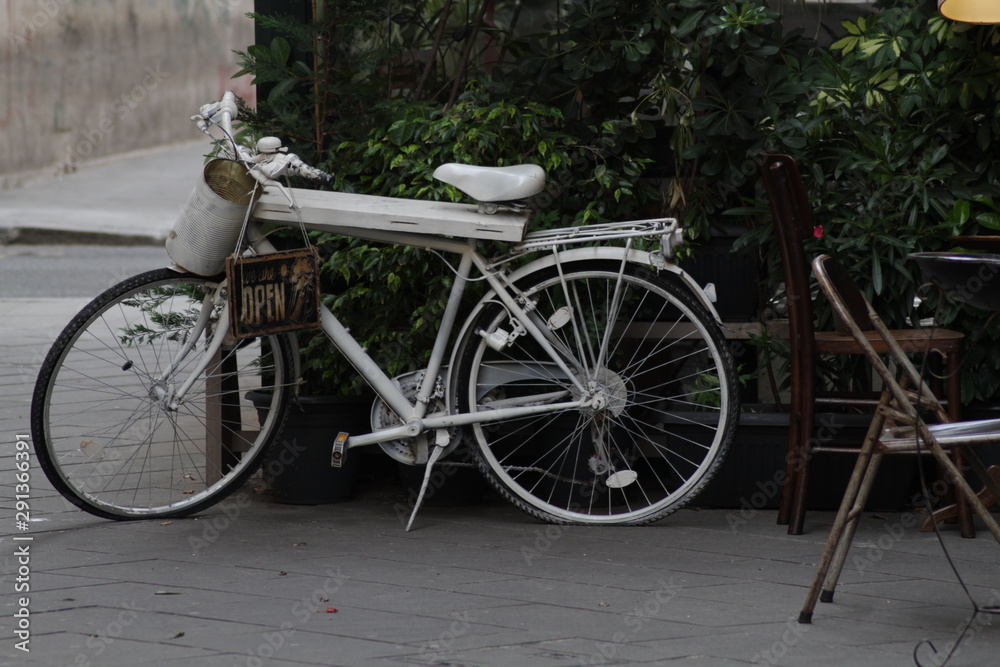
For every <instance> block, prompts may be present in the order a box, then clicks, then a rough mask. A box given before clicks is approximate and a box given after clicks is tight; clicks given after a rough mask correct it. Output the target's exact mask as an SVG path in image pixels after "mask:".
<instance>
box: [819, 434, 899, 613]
mask: <svg viewBox="0 0 1000 667" xmlns="http://www.w3.org/2000/svg"><path fill="white" fill-rule="evenodd" d="M883 456H885V454H884V452H882V450H876V451H875V453H873V454H872V458H871V460H870V461H869V463H868V467H867V469H866V470H865V476H864V478H863V479H862V481H861V488H860V489H859V490H858V495H857V498H855V499H854V505H853V506H852V507H851V511H850V514H849V515H848V519H847V527H846V528H845V529H844V536H843V537H842V538H841V540H840V543H839V544H838V545H837V551H836V553H835V554H834V556H833V562H832V564H831V566H830V571H829V572H828V573H827V575H826V579H825V580H824V582H823V590H822V592H821V593H820V596H819V600H820V602H833V592H834V590H836V588H837V581H839V580H840V573H841V571H842V570H843V569H844V563H845V562H846V561H847V552H848V551H850V550H851V544H852V543H853V542H854V534H855V533H856V532H857V530H858V522H859V521H860V520H861V515H862V513H863V512H864V511H865V505H867V504H868V496H869V495H871V491H872V487H873V486H874V485H875V478H876V476H877V475H878V469H879V466H881V465H882V457H883Z"/></svg>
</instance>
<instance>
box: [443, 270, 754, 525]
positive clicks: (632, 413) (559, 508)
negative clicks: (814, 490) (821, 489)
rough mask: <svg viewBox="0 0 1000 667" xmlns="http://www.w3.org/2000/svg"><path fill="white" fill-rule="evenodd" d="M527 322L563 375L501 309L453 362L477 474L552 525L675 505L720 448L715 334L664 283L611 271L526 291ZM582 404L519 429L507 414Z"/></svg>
mask: <svg viewBox="0 0 1000 667" xmlns="http://www.w3.org/2000/svg"><path fill="white" fill-rule="evenodd" d="M522 283H527V284H521V285H519V287H520V288H521V289H522V290H523V293H524V295H525V297H526V298H527V302H528V303H534V304H535V306H534V308H533V318H534V319H535V320H536V321H537V322H539V323H540V324H541V326H542V329H543V330H544V331H545V332H546V337H547V338H548V340H549V342H550V344H551V346H552V347H553V348H554V349H555V350H556V352H557V354H558V355H559V356H560V357H561V358H562V360H563V361H564V362H565V366H566V367H567V368H568V369H569V371H570V373H571V375H570V374H567V372H566V370H564V369H561V368H560V367H559V365H558V364H556V363H555V362H554V361H553V360H552V357H551V355H549V354H547V353H546V352H545V351H543V346H542V345H540V344H539V343H538V342H537V341H536V340H535V339H534V338H533V337H532V336H531V335H530V334H527V333H525V332H524V331H520V333H519V332H518V327H517V326H514V324H513V320H512V318H511V316H510V314H509V313H508V312H507V310H506V308H505V307H504V306H502V305H501V304H500V303H498V302H497V303H490V304H488V305H486V306H485V307H484V309H483V310H482V311H481V312H480V314H479V316H478V319H477V321H476V323H475V325H474V326H473V327H472V328H471V330H470V331H471V333H470V334H469V335H468V336H467V337H466V339H465V340H464V341H463V345H462V349H461V350H460V352H459V358H460V364H461V365H460V373H459V375H458V376H457V377H458V378H461V379H462V380H463V381H464V380H465V378H468V381H467V383H466V384H464V387H463V388H462V389H460V391H459V393H458V396H457V400H458V405H459V408H460V409H461V410H462V411H466V412H472V413H490V414H492V415H498V414H499V411H501V410H504V409H507V411H508V413H509V414H510V416H506V417H504V418H503V419H500V420H497V421H488V422H484V423H478V424H474V425H473V426H472V427H471V428H470V429H469V431H470V432H471V433H472V434H473V435H474V437H475V450H476V453H477V456H478V459H479V463H480V467H481V468H482V469H483V472H484V473H485V474H486V476H487V477H488V478H489V480H490V481H491V483H492V484H493V486H494V487H495V488H497V489H498V490H499V491H500V492H501V493H502V494H503V495H504V496H505V497H507V498H508V499H509V500H510V501H512V502H513V503H514V504H515V505H516V506H518V507H519V508H521V509H522V510H524V511H526V512H528V513H529V514H531V515H533V516H535V517H538V518H541V519H544V520H547V521H551V522H557V523H582V524H642V523H647V522H650V521H655V520H657V519H659V518H661V517H663V516H665V515H667V514H669V513H670V512H673V511H675V510H677V509H678V508H680V507H682V506H683V505H685V504H686V503H687V502H689V501H690V500H691V499H692V498H694V497H695V496H696V495H697V494H698V492H699V491H700V490H701V489H703V488H704V486H705V485H706V484H707V483H708V481H709V480H710V479H711V478H712V476H713V475H714V474H715V472H716V471H717V470H718V468H719V466H720V465H721V463H722V461H723V459H724V457H725V454H726V452H727V451H728V449H729V446H730V443H731V441H732V438H733V433H734V430H735V427H736V421H737V410H738V400H737V388H736V381H735V377H734V372H733V361H732V357H731V354H730V352H729V350H728V349H727V347H726V345H725V341H724V339H723V337H722V333H721V330H720V328H719V326H718V324H717V323H716V321H715V320H714V318H713V317H712V316H711V315H710V314H709V312H708V310H707V309H706V308H705V307H704V306H703V305H702V304H701V303H699V301H698V300H697V299H696V298H695V297H694V296H693V295H692V294H691V292H690V289H689V288H688V287H687V286H686V285H684V284H683V283H682V282H681V281H680V280H679V279H677V278H676V277H675V276H673V275H670V274H657V273H654V272H653V271H650V270H647V269H645V268H643V267H638V266H633V265H629V266H627V267H626V268H625V270H624V272H622V267H621V264H620V263H617V262H610V263H608V262H605V263H602V262H581V263H577V264H571V265H568V266H564V267H563V268H562V271H561V272H557V271H556V269H555V268H554V267H553V268H552V269H546V270H543V271H540V272H538V273H535V274H531V275H530V276H528V277H526V278H525V279H523V280H522ZM580 400H582V401H583V405H582V406H581V407H577V408H570V409H560V410H556V411H550V412H544V413H542V414H533V415H527V416H524V414H523V413H524V411H523V410H522V414H521V415H520V416H519V415H516V414H513V413H512V411H513V410H516V409H522V408H526V407H530V406H540V407H544V406H546V405H552V406H554V405H556V404H560V403H563V404H565V403H572V402H574V401H580Z"/></svg>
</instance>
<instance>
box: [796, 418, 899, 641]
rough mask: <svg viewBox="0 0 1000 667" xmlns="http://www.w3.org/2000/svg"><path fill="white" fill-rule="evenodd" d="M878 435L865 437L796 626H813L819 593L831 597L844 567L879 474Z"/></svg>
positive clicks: (873, 434) (825, 597)
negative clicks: (866, 503)
mask: <svg viewBox="0 0 1000 667" xmlns="http://www.w3.org/2000/svg"><path fill="white" fill-rule="evenodd" d="M880 421H881V420H880ZM877 434H878V432H877V431H875V432H874V433H872V432H871V431H869V435H868V437H866V438H865V444H864V445H863V446H862V449H861V452H860V454H858V460H857V462H856V463H855V464H854V471H853V472H852V473H851V479H850V481H849V482H848V483H847V489H846V490H845V491H844V498H843V500H841V502H840V508H839V509H838V510H837V516H836V518H835V519H834V520H833V527H832V528H831V529H830V536H829V537H828V538H827V540H826V548H825V549H824V550H823V555H822V556H821V557H820V560H819V565H818V566H817V567H816V575H815V577H814V578H813V582H812V585H811V586H810V587H809V593H808V594H807V595H806V601H805V604H804V605H803V606H802V611H801V612H800V613H799V623H812V615H813V610H814V609H815V608H816V602H817V601H818V600H819V599H820V594H821V593H822V594H823V597H824V601H828V600H830V599H832V597H833V588H834V587H835V586H836V583H837V579H838V578H839V576H840V569H841V568H842V567H843V564H844V561H845V560H846V557H847V551H848V550H849V549H850V546H851V540H852V539H853V538H854V531H855V529H856V527H857V522H858V518H859V517H860V516H861V513H862V512H863V511H864V507H865V502H867V500H868V497H867V491H868V490H870V489H871V486H872V480H874V478H875V473H876V472H878V466H879V464H880V463H881V461H882V453H881V451H879V452H876V451H875V446H876V444H875V443H876V438H877ZM831 567H833V569H831ZM827 591H829V592H827Z"/></svg>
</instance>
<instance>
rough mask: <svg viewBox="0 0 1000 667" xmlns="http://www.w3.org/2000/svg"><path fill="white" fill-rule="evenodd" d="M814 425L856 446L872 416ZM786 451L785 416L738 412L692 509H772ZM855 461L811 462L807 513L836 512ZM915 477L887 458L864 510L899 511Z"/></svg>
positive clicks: (822, 419) (909, 464) (912, 463)
mask: <svg viewBox="0 0 1000 667" xmlns="http://www.w3.org/2000/svg"><path fill="white" fill-rule="evenodd" d="M692 418H697V413H690V414H687V415H685V419H692ZM816 419H817V422H816V423H817V425H819V426H820V427H823V426H824V425H825V426H826V427H827V428H829V429H831V430H832V431H834V432H835V433H836V435H837V439H838V441H841V440H842V441H843V442H844V443H845V444H848V443H849V444H850V445H852V446H860V445H861V442H862V440H863V439H864V437H865V433H866V432H867V430H868V424H869V423H870V421H871V416H870V415H864V414H833V413H829V414H827V413H819V414H817V415H816ZM675 428H676V427H675ZM787 448H788V413H779V412H774V411H760V412H743V413H742V414H741V415H740V424H739V426H738V427H737V429H736V437H735V439H734V441H733V445H732V448H731V449H730V451H729V455H728V456H727V457H726V461H725V462H724V463H723V464H722V467H721V468H720V469H719V471H718V473H716V475H715V477H714V478H712V481H711V482H709V483H708V485H707V486H706V487H705V489H704V490H703V491H702V492H701V493H700V494H699V495H698V497H697V498H695V499H694V501H693V502H692V504H693V505H694V506H697V507H714V508H721V509H747V508H752V509H754V510H763V509H777V507H778V506H779V505H780V503H781V494H782V486H783V484H784V483H785V481H786V473H785V457H786V453H787ZM856 461H857V456H856V455H854V454H833V453H824V454H820V455H817V456H815V457H814V458H813V460H812V462H811V463H810V467H809V492H808V497H807V501H806V507H808V508H809V509H811V510H835V509H837V507H838V506H839V505H840V501H841V499H842V498H843V496H844V491H845V489H846V488H847V482H848V479H849V477H850V476H851V471H852V470H853V468H854V463H855V462H856ZM916 474H917V462H916V459H915V458H914V457H912V456H888V457H886V458H885V459H884V460H883V461H882V465H881V467H880V468H879V473H878V479H877V481H876V484H875V487H873V489H872V493H871V496H870V497H869V500H868V509H870V510H884V511H898V510H901V509H904V508H905V507H906V506H907V503H908V502H909V501H910V500H912V498H913V494H914V493H915V492H916V490H917V488H918V486H917V481H918V480H917V477H916Z"/></svg>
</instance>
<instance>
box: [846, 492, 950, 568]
mask: <svg viewBox="0 0 1000 667" xmlns="http://www.w3.org/2000/svg"><path fill="white" fill-rule="evenodd" d="M948 490H949V486H948V484H947V482H945V481H944V480H943V479H939V480H936V481H935V482H934V483H933V484H932V485H931V487H930V489H929V490H928V496H929V497H928V498H926V499H925V498H924V494H923V493H917V494H914V496H913V497H912V498H910V505H911V506H919V505H920V504H921V503H923V502H924V501H925V500H928V501H930V505H929V507H934V505H935V504H936V503H937V501H938V500H939V499H941V498H942V497H944V495H945V494H946V493H947V492H948ZM923 514H924V512H923V511H912V512H903V513H902V514H900V515H899V518H898V519H896V520H894V521H886V523H885V525H884V526H882V530H881V534H880V535H879V536H878V537H877V538H875V540H874V542H873V543H872V544H871V546H868V547H864V546H862V545H860V544H857V543H855V549H854V551H855V553H854V556H853V560H852V563H853V565H854V569H855V570H856V571H857V572H859V573H861V572H864V571H865V570H868V569H871V568H872V567H873V566H874V565H875V564H876V563H878V562H879V561H881V560H882V558H883V557H885V555H886V554H887V553H888V552H890V551H892V549H894V548H895V547H896V545H897V544H899V542H900V541H902V539H903V537H904V536H905V535H906V533H907V531H909V530H910V529H911V528H913V527H914V526H916V525H917V524H918V523H919V522H920V519H921V517H922V515H923ZM859 550H863V551H862V553H858V551H859Z"/></svg>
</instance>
